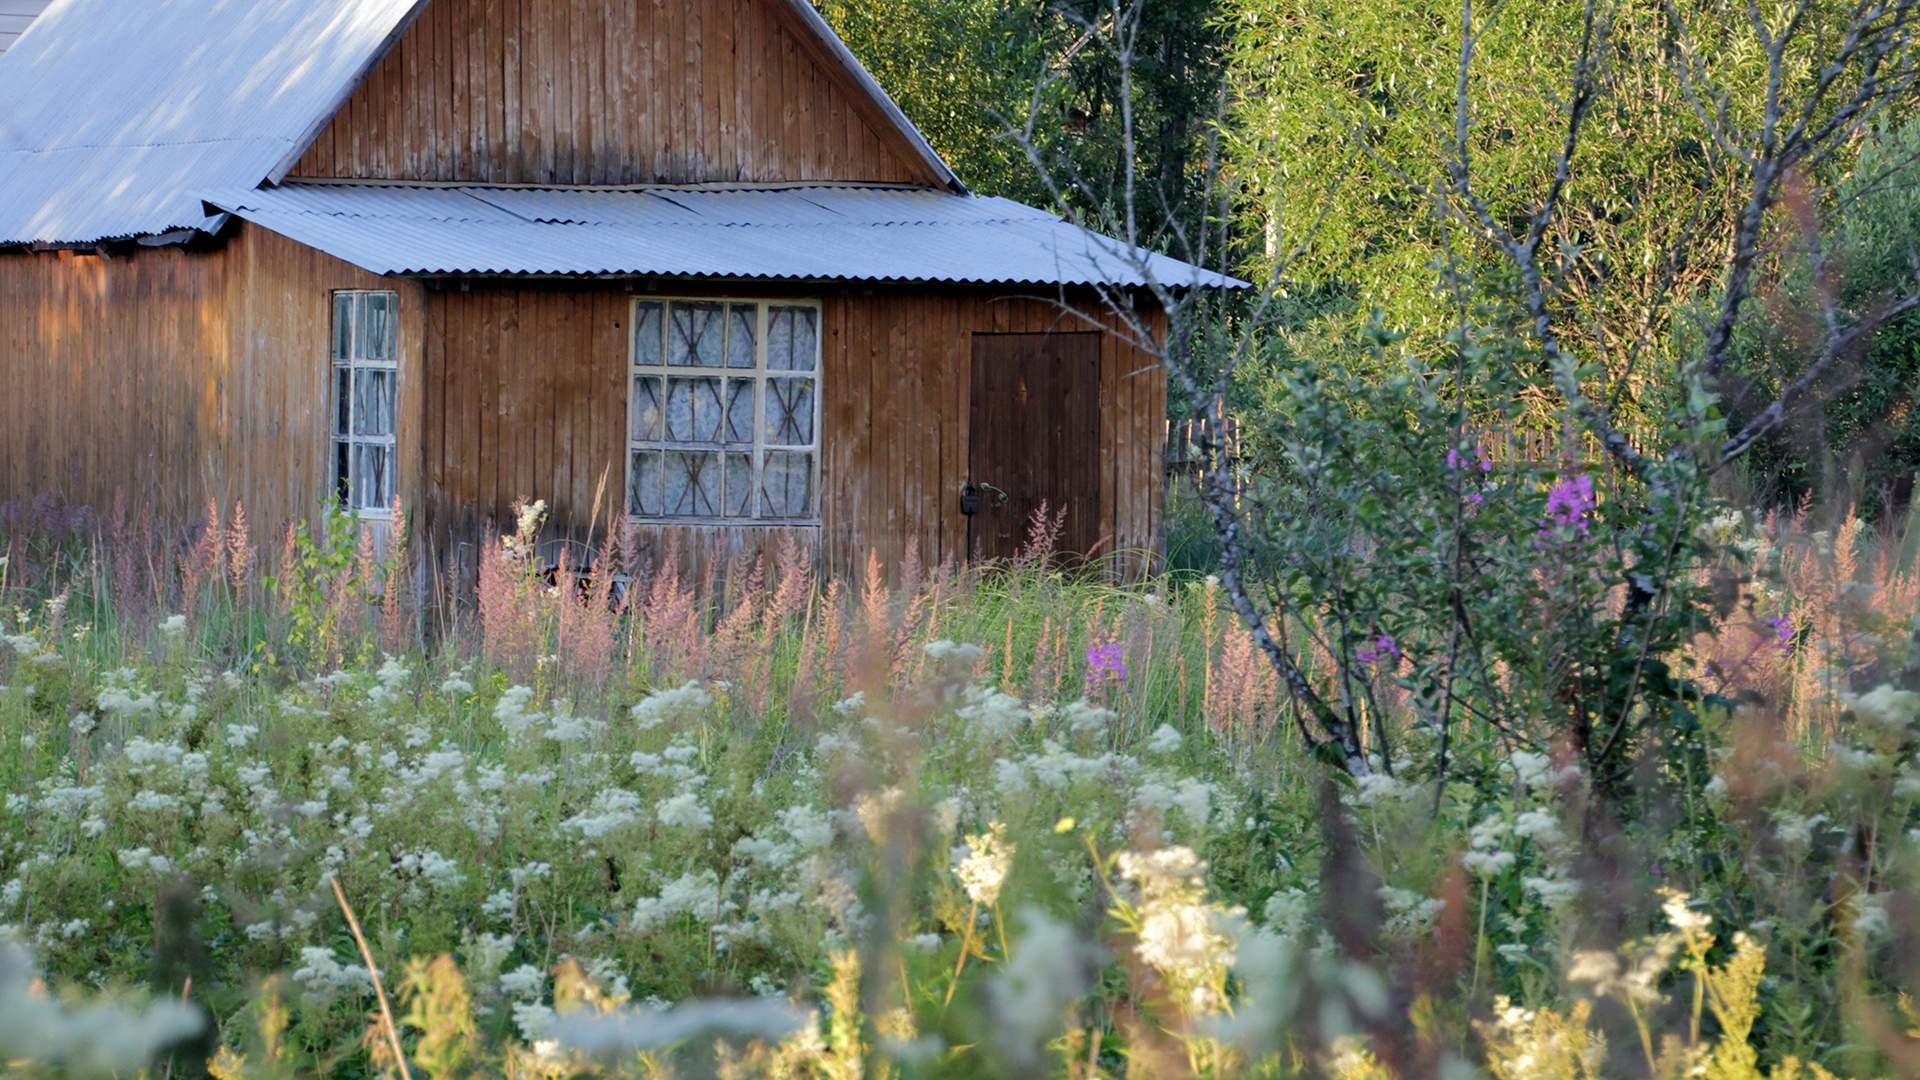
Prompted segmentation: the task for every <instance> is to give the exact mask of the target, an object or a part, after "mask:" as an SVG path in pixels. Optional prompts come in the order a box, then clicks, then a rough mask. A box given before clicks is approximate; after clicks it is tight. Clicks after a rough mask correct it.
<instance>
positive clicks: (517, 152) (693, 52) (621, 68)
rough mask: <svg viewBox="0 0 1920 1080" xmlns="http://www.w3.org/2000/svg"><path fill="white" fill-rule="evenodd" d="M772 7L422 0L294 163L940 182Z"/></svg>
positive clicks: (301, 171) (594, 175)
mask: <svg viewBox="0 0 1920 1080" xmlns="http://www.w3.org/2000/svg"><path fill="white" fill-rule="evenodd" d="M781 9H782V5H781V4H779V3H777V2H775V0H699V2H697V3H688V2H686V0H432V2H431V3H429V4H428V5H427V7H426V8H425V10H424V11H423V12H422V13H421V14H420V16H419V18H418V21H416V22H415V23H414V25H413V26H412V28H411V29H409V30H408V31H407V32H406V33H405V34H404V35H402V37H401V38H400V40H399V41H398V42H397V43H396V44H395V45H394V47H393V48H392V49H391V50H390V51H389V52H388V53H387V55H386V56H385V57H384V58H383V59H382V60H381V61H380V62H379V63H378V64H376V65H375V66H374V68H373V70H372V71H371V72H370V73H369V75H368V77H367V79H366V81H365V82H364V83H363V84H362V85H361V86H360V88H359V89H358V90H357V91H355V93H354V94H353V95H352V98H351V100H350V101H348V103H347V105H346V107H345V108H344V109H342V110H341V111H340V112H339V113H338V114H337V115H336V116H335V117H334V119H333V120H332V122H331V123H330V124H329V125H328V126H327V127H326V128H325V129H324V130H323V131H321V132H320V134H319V137H318V139H317V140H316V141H315V142H314V144H313V145H312V146H311V147H310V148H309V149H308V150H307V152H306V154H305V155H304V156H303V157H302V158H301V159H300V161H299V162H298V163H297V164H296V166H295V167H294V170H293V173H292V175H294V176H300V177H338V178H352V179H387V180H464V181H487V182H493V183H526V184H645V183H675V184H682V183H705V182H713V181H756V182H779V181H789V180H792V181H803V180H868V181H883V182H904V183H926V184H935V185H937V184H939V183H940V181H939V178H938V177H936V176H933V175H932V174H931V172H930V170H929V169H928V168H927V166H926V165H925V164H924V163H922V162H921V161H920V160H919V159H918V158H917V157H916V156H915V155H914V153H913V152H912V150H911V149H910V148H909V146H908V144H907V142H906V140H905V138H904V137H903V136H902V135H901V134H900V133H899V132H898V131H896V130H895V129H893V128H892V127H891V126H889V125H888V124H887V123H886V122H885V120H884V119H883V118H882V117H881V116H880V114H879V111H878V109H877V108H875V106H874V105H873V104H872V103H871V102H869V101H868V100H867V99H866V97H865V96H864V95H863V94H861V93H860V92H858V90H857V89H856V88H855V87H854V86H853V85H852V82H851V80H850V79H849V78H848V77H847V76H846V75H845V74H844V73H843V72H842V71H840V70H839V69H838V68H837V67H835V66H834V65H832V64H831V63H829V62H827V61H826V60H825V59H824V57H823V55H822V54H821V53H820V52H819V46H818V45H817V44H816V43H815V42H814V41H813V40H812V38H811V36H810V35H808V34H807V33H806V32H805V31H804V30H801V29H799V28H797V27H796V26H794V25H793V23H792V21H791V20H792V19H793V16H792V15H790V14H788V13H786V12H784V11H783V10H781Z"/></svg>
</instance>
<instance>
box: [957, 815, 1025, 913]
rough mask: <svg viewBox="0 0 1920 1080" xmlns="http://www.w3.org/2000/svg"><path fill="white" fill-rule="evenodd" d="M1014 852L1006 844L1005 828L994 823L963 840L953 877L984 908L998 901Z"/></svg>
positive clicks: (1010, 868)
mask: <svg viewBox="0 0 1920 1080" xmlns="http://www.w3.org/2000/svg"><path fill="white" fill-rule="evenodd" d="M1013 850H1014V849H1013V845H1012V844H1009V843H1007V827H1006V825H1005V824H1004V823H1002V822H998V821H996V822H994V823H993V824H991V825H990V826H988V828H987V831H986V832H983V833H976V834H974V835H972V836H969V837H967V838H966V844H965V845H964V846H963V847H961V848H959V849H956V853H955V858H954V860H953V874H954V877H956V878H958V879H959V880H960V887H961V888H962V889H965V890H966V893H967V898H968V899H970V900H972V901H973V902H974V903H976V904H978V905H980V906H981V907H984V908H990V907H992V906H993V905H994V904H995V903H996V902H997V901H999V899H1000V887H1001V886H1002V885H1005V884H1006V882H1007V873H1008V872H1009V871H1010V870H1012V869H1013Z"/></svg>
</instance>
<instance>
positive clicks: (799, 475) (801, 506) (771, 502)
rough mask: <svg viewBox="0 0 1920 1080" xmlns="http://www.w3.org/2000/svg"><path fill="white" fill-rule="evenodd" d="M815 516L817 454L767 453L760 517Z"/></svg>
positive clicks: (777, 451)
mask: <svg viewBox="0 0 1920 1080" xmlns="http://www.w3.org/2000/svg"><path fill="white" fill-rule="evenodd" d="M812 515H813V455H812V454H809V453H801V452H797V451H789V450H769V451H767V460H766V464H765V465H763V466H761V469H760V516H761V517H765V518H804V517H811V516H812Z"/></svg>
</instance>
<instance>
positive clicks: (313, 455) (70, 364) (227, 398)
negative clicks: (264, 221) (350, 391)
mask: <svg viewBox="0 0 1920 1080" xmlns="http://www.w3.org/2000/svg"><path fill="white" fill-rule="evenodd" d="M342 288H396V289H398V290H399V291H400V294H401V300H400V303H401V319H402V322H401V330H400V352H401V377H400V386H401V390H402V399H401V401H400V409H401V413H402V416H401V424H402V427H401V431H400V438H401V445H402V446H403V447H407V446H408V445H409V444H411V445H412V446H414V447H417V446H418V443H417V441H415V436H414V435H413V434H412V433H413V432H418V431H419V430H420V428H419V423H420V418H419V414H420V411H421V407H422V404H423V402H424V393H423V390H424V387H423V384H422V383H421V380H420V379H419V378H418V377H417V376H416V375H415V374H414V372H413V370H412V369H413V367H414V366H415V365H416V364H417V360H416V359H415V358H417V357H419V356H420V347H421V336H422V328H423V326H424V315H425V307H424V304H423V303H422V302H421V297H422V295H423V293H422V290H421V288H420V286H419V285H418V284H416V283H412V282H398V283H394V282H388V281H386V280H385V279H381V278H377V277H374V276H373V275H370V274H367V273H365V272H363V271H361V270H359V269H357V268H355V267H352V266H349V265H347V264H346V263H342V262H339V261H338V260H335V259H333V258H331V257H330V256H326V255H322V254H319V253H318V252H315V251H312V250H311V249H308V248H303V247H301V246H299V245H297V244H294V243H293V242H291V241H288V240H285V239H283V238H281V237H278V236H276V235H274V234H272V233H268V232H265V231H264V230H259V229H254V228H251V227H243V228H241V230H240V231H239V233H238V234H237V235H236V236H234V237H232V238H230V239H229V240H228V241H227V242H225V243H223V244H221V245H220V246H219V247H216V248H213V249H211V250H189V249H186V248H181V247H160V248H135V249H129V250H127V251H125V252H123V253H116V254H113V255H110V256H101V255H97V254H80V253H75V252H51V253H40V254H7V255H0V310H4V311H6V312H7V313H8V317H7V318H6V319H4V320H0V379H4V380H5V384H6V385H7V387H8V393H7V394H5V395H4V396H0V499H32V498H35V497H39V496H43V495H44V496H45V497H47V498H50V499H52V500H54V501H56V502H59V503H66V504H74V505H83V506H87V507H90V508H92V509H94V510H95V511H96V512H98V513H102V514H104V513H107V512H108V511H109V510H110V509H111V507H112V506H113V505H114V503H115V501H116V499H119V498H124V499H125V500H126V502H127V505H128V508H129V510H130V511H131V512H132V513H133V514H136V515H137V514H139V513H140V512H141V511H142V509H143V508H151V510H152V512H153V516H154V519H155V520H156V521H158V522H162V523H166V524H170V525H177V524H184V523H188V522H192V521H196V520H199V519H200V518H202V517H204V515H205V509H204V508H205V506H206V504H207V501H208V500H209V499H210V498H211V499H217V500H218V501H219V502H220V504H221V505H222V507H223V508H225V509H230V508H231V506H232V504H233V501H234V500H235V499H240V500H243V501H244V502H245V503H246V506H247V514H248V517H249V519H250V520H251V522H252V524H253V526H254V532H255V538H256V541H257V542H259V543H260V544H261V546H262V547H263V549H266V550H272V551H277V550H278V546H279V544H278V539H279V534H280V533H281V532H282V531H283V530H284V529H285V527H286V524H287V522H289V521H292V520H311V519H312V518H314V517H316V516H317V514H318V510H319V508H320V505H321V500H322V499H323V498H324V497H325V495H326V492H327V490H328V469H329V466H328V463H327V462H328V459H327V443H328V435H329V432H328V428H327V407H328V396H327V395H328V366H329V361H328V354H327V347H328V325H329V313H330V307H331V291H332V290H333V289H342ZM399 471H400V476H399V478H398V479H399V485H398V490H399V491H401V492H402V493H403V496H404V497H406V498H408V499H409V500H410V501H413V502H415V503H416V504H417V503H418V501H419V499H418V493H419V483H420V455H419V453H418V452H417V450H415V451H414V452H412V453H407V452H405V451H403V453H402V456H401V459H400V464H399Z"/></svg>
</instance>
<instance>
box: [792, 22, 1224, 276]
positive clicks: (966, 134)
mask: <svg viewBox="0 0 1920 1080" xmlns="http://www.w3.org/2000/svg"><path fill="white" fill-rule="evenodd" d="M820 10H821V13H822V14H824V15H825V16H826V17H827V19H828V21H829V22H831V23H832V24H833V27H834V29H835V30H836V31H837V32H839V34H840V36H841V37H842V38H843V39H845V41H846V42H847V45H848V47H849V48H851V49H852V50H853V52H854V54H855V55H857V56H859V57H860V59H861V61H862V62H863V63H865V64H866V65H867V67H868V68H869V69H870V70H872V71H873V73H874V75H875V77H876V78H878V79H879V81H880V84H881V85H882V86H884V87H886V88H887V90H888V92H889V93H891V94H892V95H893V96H894V98H895V100H896V101H897V102H898V103H899V104H900V107H901V108H902V110H904V111H905V112H906V114H907V116H908V117H910V118H911V119H912V120H913V121H914V123H915V124H916V125H917V126H918V127H919V128H920V129H921V131H922V132H923V133H924V134H926V136H927V138H928V140H929V141H931V142H932V143H933V145H934V148H935V149H936V150H938V151H939V152H940V153H941V155H942V156H943V157H944V158H946V160H947V161H948V163H949V164H951V165H952V166H953V167H954V170H955V171H956V172H958V173H959V174H960V178H961V179H962V180H963V181H965V182H966V183H967V184H968V185H969V186H970V187H971V188H973V189H974V190H975V191H977V192H979V193H981V194H988V195H1002V196H1006V197H1008V198H1012V199H1017V200H1019V201H1022V202H1026V203H1030V204H1032V205H1035V206H1042V207H1047V208H1053V207H1054V206H1055V200H1054V197H1053V193H1052V191H1050V190H1049V188H1048V186H1047V185H1046V184H1045V183H1044V182H1043V181H1042V178H1041V174H1040V173H1039V172H1037V171H1036V170H1035V168H1034V166H1033V164H1032V163H1031V162H1030V161H1029V159H1028V156H1027V151H1026V149H1025V148H1023V147H1022V146H1021V145H1020V144H1019V142H1018V140H1016V139H1014V138H1012V137H1010V135H1009V132H1010V131H1017V130H1022V129H1024V128H1025V126H1026V124H1027V122H1028V119H1029V116H1030V114H1031V116H1032V118H1033V149H1034V151H1035V153H1036V154H1037V155H1038V156H1039V158H1040V160H1041V162H1042V163H1043V165H1044V167H1045V169H1046V171H1047V172H1048V173H1049V174H1050V175H1052V177H1053V179H1054V182H1055V184H1056V185H1057V186H1058V188H1059V190H1060V194H1061V196H1062V197H1063V198H1064V199H1065V200H1066V202H1067V204H1068V206H1069V207H1071V208H1072V209H1074V210H1076V211H1079V212H1083V213H1087V214H1090V215H1093V216H1094V217H1095V218H1096V219H1097V220H1103V221H1106V222H1108V223H1109V224H1111V223H1113V222H1115V221H1118V220H1119V217H1120V215H1119V208H1120V205H1121V193H1122V191H1123V189H1124V186H1125V178H1126V177H1127V176H1129V175H1131V176H1133V177H1134V178H1135V179H1136V181H1137V182H1139V183H1140V184H1141V185H1142V188H1141V192H1142V194H1141V198H1140V201H1139V212H1140V214H1141V218H1142V237H1143V239H1145V240H1148V241H1150V243H1151V244H1152V246H1155V247H1177V246H1178V245H1177V243H1176V241H1175V239H1174V237H1172V236H1171V235H1169V234H1168V233H1167V232H1166V228H1167V225H1168V223H1170V222H1174V221H1180V222H1188V221H1191V220H1193V219H1194V215H1195V212H1196V211H1198V210H1200V209H1202V208H1201V207H1199V206H1198V205H1197V204H1198V202H1199V200H1200V197H1201V194H1202V190H1203V188H1204V185H1205V183H1206V170H1207V165H1208V162H1207V154H1206V141H1207V136H1208V132H1209V129H1210V127H1211V124H1212V120H1213V117H1214V115H1215V112H1216V109H1217V104H1218V100H1219V90H1220V86H1219V83H1218V82H1217V79H1218V76H1219V60H1218V56H1219V50H1220V47H1221V44H1222V39H1221V35H1220V33H1219V30H1218V26H1217V24H1216V20H1215V19H1214V15H1215V11H1216V3H1215V0H1157V2H1154V3H1149V4H1146V5H1145V6H1144V7H1143V8H1142V10H1141V22H1140V27H1139V38H1138V46H1137V52H1138V60H1137V62H1136V64H1135V67H1134V71H1133V79H1134V83H1133V98H1132V107H1133V115H1134V119H1135V124H1136V129H1135V130H1136V133H1137V136H1138V138H1137V140H1136V143H1135V146H1134V153H1133V155H1132V156H1131V157H1129V156H1128V154H1127V146H1126V143H1125V139H1124V128H1123V125H1122V123H1121V116H1122V103H1123V97H1124V95H1123V93H1122V87H1121V80H1120V71H1119V67H1118V65H1117V64H1116V63H1115V62H1114V60H1113V57H1112V56H1111V55H1109V54H1108V53H1107V51H1105V50H1104V49H1103V48H1102V46H1101V45H1100V44H1099V43H1098V40H1097V35H1090V34H1089V33H1088V32H1087V29H1088V27H1090V26H1096V25H1106V24H1109V23H1110V21H1111V5H1110V4H1108V3H1106V2H1105V0H1068V2H1063V3H1051V2H1047V0H824V2H823V3H821V4H820Z"/></svg>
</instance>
